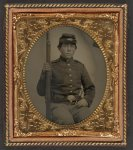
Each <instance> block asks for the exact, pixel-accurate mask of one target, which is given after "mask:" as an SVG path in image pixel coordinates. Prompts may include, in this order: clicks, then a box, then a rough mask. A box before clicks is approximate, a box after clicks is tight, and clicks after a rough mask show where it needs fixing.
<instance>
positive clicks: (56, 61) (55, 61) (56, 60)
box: [52, 58, 60, 64]
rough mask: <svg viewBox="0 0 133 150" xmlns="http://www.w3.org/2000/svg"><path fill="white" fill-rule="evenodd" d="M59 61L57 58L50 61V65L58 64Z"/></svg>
mask: <svg viewBox="0 0 133 150" xmlns="http://www.w3.org/2000/svg"><path fill="white" fill-rule="evenodd" d="M59 61H60V59H59V58H58V59H55V60H53V61H52V64H54V63H58V62H59Z"/></svg>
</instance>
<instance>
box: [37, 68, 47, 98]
mask: <svg viewBox="0 0 133 150" xmlns="http://www.w3.org/2000/svg"><path fill="white" fill-rule="evenodd" d="M45 78H46V73H45V71H42V73H41V76H40V79H39V81H38V84H37V92H38V94H39V95H40V96H45V85H46V83H45Z"/></svg>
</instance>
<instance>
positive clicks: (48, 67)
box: [43, 63, 51, 71]
mask: <svg viewBox="0 0 133 150" xmlns="http://www.w3.org/2000/svg"><path fill="white" fill-rule="evenodd" d="M43 71H51V65H50V64H49V63H45V64H44V65H43Z"/></svg>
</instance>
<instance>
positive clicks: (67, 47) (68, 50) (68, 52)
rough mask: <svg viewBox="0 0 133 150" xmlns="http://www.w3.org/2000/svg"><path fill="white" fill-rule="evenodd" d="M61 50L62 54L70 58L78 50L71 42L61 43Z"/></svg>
mask: <svg viewBox="0 0 133 150" xmlns="http://www.w3.org/2000/svg"><path fill="white" fill-rule="evenodd" d="M59 51H60V52H61V56H63V57H64V58H68V59H69V58H71V57H73V55H74V53H75V51H76V46H75V45H74V44H71V43H70V44H65V43H63V44H62V45H61V47H60V49H59Z"/></svg>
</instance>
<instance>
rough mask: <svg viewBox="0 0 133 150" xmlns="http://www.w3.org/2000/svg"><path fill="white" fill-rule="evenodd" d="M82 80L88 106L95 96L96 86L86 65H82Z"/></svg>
mask: <svg viewBox="0 0 133 150" xmlns="http://www.w3.org/2000/svg"><path fill="white" fill-rule="evenodd" d="M81 81H82V85H83V89H84V98H85V99H86V100H87V102H88V106H90V105H91V104H92V101H93V98H94V96H95V86H94V84H93V83H92V81H91V79H90V76H89V74H88V72H87V70H86V68H85V66H84V65H83V67H82V76H81Z"/></svg>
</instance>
